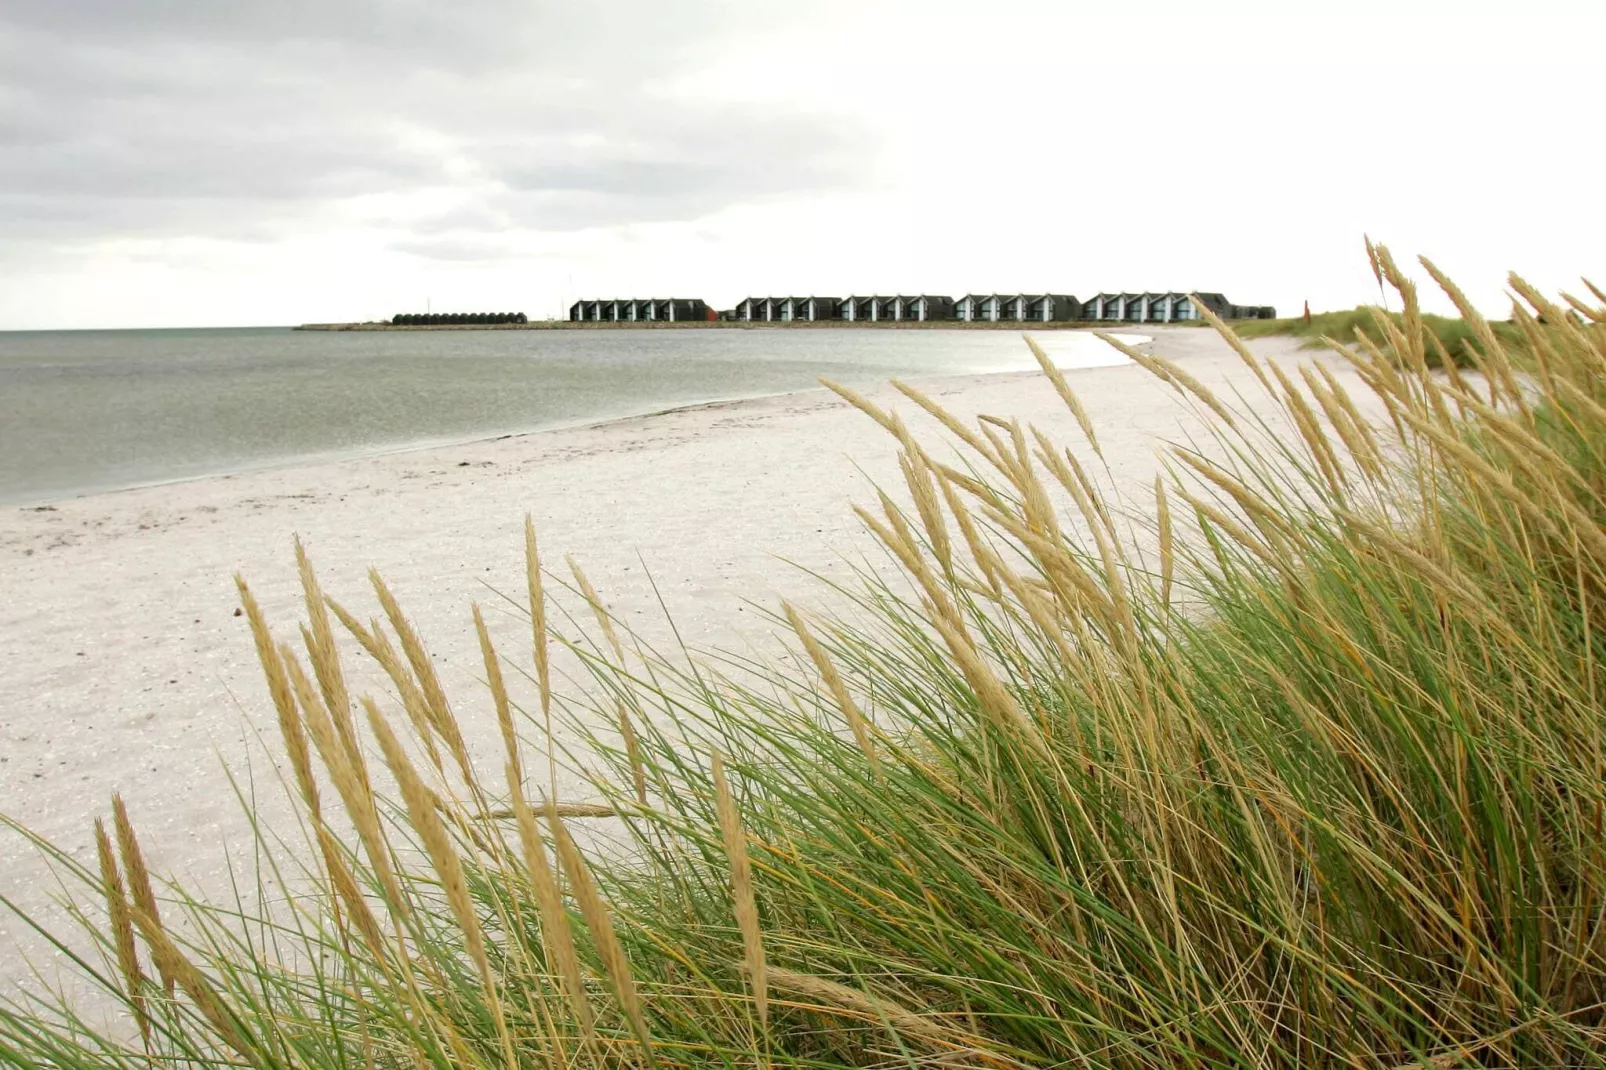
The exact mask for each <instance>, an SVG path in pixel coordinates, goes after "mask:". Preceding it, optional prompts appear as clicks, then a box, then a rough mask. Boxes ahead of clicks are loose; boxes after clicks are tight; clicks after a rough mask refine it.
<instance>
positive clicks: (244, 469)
mask: <svg viewBox="0 0 1606 1070" xmlns="http://www.w3.org/2000/svg"><path fill="white" fill-rule="evenodd" d="M403 329H405V328H403ZM426 329H428V328H426ZM1138 344H1146V343H1138ZM1035 373H1036V369H1035V368H1021V369H1019V370H1003V371H989V372H961V373H957V374H954V375H943V376H930V377H922V379H921V381H922V382H930V383H938V382H943V381H946V380H949V379H974V378H985V377H990V376H995V375H996V376H1009V375H1031V374H1035ZM823 393H826V389H825V387H823V386H815V387H808V388H804V389H801V390H781V391H777V392H774V393H767V394H733V395H731V396H729V397H718V398H707V399H703V400H699V401H688V402H685V403H683V404H679V405H670V406H668V407H667V408H661V409H649V410H647V411H645V412H630V413H621V414H619V415H615V416H604V417H600V418H595V419H593V418H591V417H581V418H579V419H575V420H564V421H559V422H557V423H551V424H539V425H536V426H534V427H525V428H519V429H517V430H513V431H494V432H490V433H488V434H480V433H474V434H469V435H465V436H463V437H460V438H459V437H451V438H440V439H421V440H418V441H414V442H407V443H399V444H392V445H382V446H376V447H374V448H372V449H357V450H351V451H331V452H327V453H314V454H294V455H290V456H285V457H276V458H269V459H265V460H263V461H261V462H260V463H252V464H246V465H241V466H238V467H232V468H222V469H218V470H217V471H213V472H202V473H197V474H195V475H187V476H173V477H171V478H166V479H152V480H143V481H140V482H136V483H127V484H121V485H117V486H109V487H92V488H87V489H84V490H77V491H65V492H62V493H60V494H52V495H50V496H48V497H43V498H17V499H5V498H0V510H5V509H21V510H24V511H38V510H39V509H40V508H41V507H42V506H52V505H60V504H62V503H64V502H80V501H85V500H88V499H92V498H100V497H108V496H112V495H118V494H129V493H132V492H135V491H141V490H151V489H155V488H158V487H180V486H186V485H189V484H194V483H204V482H206V481H207V480H211V479H234V478H237V477H239V476H249V475H255V474H258V473H262V472H280V471H286V470H290V469H301V468H321V467H324V466H326V465H338V464H344V463H346V462H349V461H361V460H367V459H371V458H380V457H394V456H397V455H402V454H412V453H424V452H428V451H430V450H437V449H439V450H444V449H451V448H454V447H460V446H473V445H477V444H480V443H487V442H503V441H507V440H509V439H521V438H528V437H529V436H531V435H541V434H547V433H551V432H561V431H585V430H605V429H606V428H608V427H611V426H613V425H616V424H627V423H630V422H632V421H636V420H651V419H655V418H658V417H664V416H674V415H677V414H680V413H687V412H699V411H703V410H707V409H717V408H721V407H725V406H736V405H743V404H747V403H749V402H761V401H772V400H777V399H782V398H792V397H804V396H808V395H813V394H823Z"/></svg>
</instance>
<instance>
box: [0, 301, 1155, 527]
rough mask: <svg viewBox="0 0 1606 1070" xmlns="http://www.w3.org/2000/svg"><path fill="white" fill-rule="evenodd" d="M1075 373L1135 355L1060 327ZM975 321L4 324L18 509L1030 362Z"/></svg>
mask: <svg viewBox="0 0 1606 1070" xmlns="http://www.w3.org/2000/svg"><path fill="white" fill-rule="evenodd" d="M1037 337H1038V340H1039V342H1040V343H1041V344H1042V345H1043V347H1044V348H1045V349H1046V350H1047V351H1048V353H1049V354H1050V356H1051V357H1052V358H1053V359H1054V361H1055V362H1056V363H1057V364H1059V365H1060V366H1061V367H1066V368H1078V367H1096V366H1102V365H1111V364H1120V363H1124V362H1125V359H1126V358H1124V357H1123V356H1121V354H1120V353H1118V352H1117V351H1116V350H1115V349H1113V348H1112V347H1110V346H1108V345H1106V344H1105V343H1103V342H1101V341H1099V340H1098V339H1097V338H1095V337H1093V336H1092V335H1091V334H1089V333H1086V332H1082V331H1075V332H1070V331H1045V332H1042V333H1041V334H1039V335H1038V336H1037ZM1035 367H1036V365H1035V363H1034V361H1033V360H1032V357H1031V354H1030V353H1029V352H1028V350H1027V348H1026V344H1025V342H1024V341H1023V340H1022V338H1021V336H1020V335H1019V334H1017V333H1015V332H1012V331H977V330H941V329H935V330H929V329H922V330H853V329H836V330H819V329H814V330H798V329H781V330H764V329H755V330H553V331H543V330H530V331H344V332H331V331H295V330H291V329H289V328H277V327H271V328H240V329H216V330H137V331H15V332H0V504H7V505H18V504H37V503H42V502H48V501H52V500H57V499H62V498H69V497H75V496H78V495H83V494H92V493H98V492H102V491H109V490H118V489H123V488H128V487H136V486H146V485H150V484H156V483H165V482H172V481H178V480H186V479H197V478H202V477H205V476H211V475H221V474H226V473H234V472H242V471H248V470H252V469H258V468H265V467H274V466H280V465H287V464H299V463H307V462H316V461H320V460H333V459H340V458H346V457H354V456H361V455H365V454H373V453H381V452H388V451H393V450H401V449H412V448H419V447H426V446H433V445H444V444H448V443H454V442H464V441H471V440H475V439H480V438H490V437H495V436H498V435H504V434H511V433H518V432H523V431H532V430H538V429H542V428H552V427H563V426H575V425H580V424H588V423H594V422H600V421H606V420H611V419H617V418H621V417H628V416H639V415H644V414H649V413H654V412H659V411H662V410H664V409H669V408H676V407H679V406H685V405H694V404H699V403H704V402H711V401H722V400H735V399H743V398H754V397H763V396H770V395H775V394H785V393H791V392H794V391H799V390H809V389H814V388H816V387H817V386H818V381H819V379H820V377H821V376H825V377H828V378H832V379H835V380H838V381H840V382H844V383H847V384H849V385H855V386H864V385H870V384H874V383H877V382H882V381H885V380H887V379H890V378H914V377H927V376H943V375H965V374H977V373H989V372H1009V371H1026V370H1030V369H1032V368H1035Z"/></svg>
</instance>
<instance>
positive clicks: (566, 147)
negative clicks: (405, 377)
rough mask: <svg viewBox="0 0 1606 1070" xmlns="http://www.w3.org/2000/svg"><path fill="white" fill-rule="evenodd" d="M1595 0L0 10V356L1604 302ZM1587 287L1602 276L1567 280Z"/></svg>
mask: <svg viewBox="0 0 1606 1070" xmlns="http://www.w3.org/2000/svg"><path fill="white" fill-rule="evenodd" d="M1603 30H1606V3H1600V2H1598V0H1597V2H1594V3H1588V4H1585V3H1563V2H1557V0H1526V2H1525V3H1523V4H1515V3H1501V4H1494V3H1484V2H1481V0H1460V2H1456V3H1428V2H1422V0H1392V2H1374V0H1343V2H1338V0H1326V2H1311V0H1279V2H1276V3H1252V2H1248V0H1215V2H1212V3H1204V4H1200V3H1173V2H1170V0H1146V2H1145V3H1143V4H1141V5H1139V4H1135V3H1130V2H1128V3H1112V2H1109V0H1106V2H1104V3H1099V4H1092V3H1086V2H1083V0H1043V2H1038V0H974V2H971V3H957V2H949V0H909V2H905V0H854V2H840V3H839V2H836V0H788V2H786V3H778V2H771V0H583V2H582V0H567V2H552V0H548V2H545V3H542V2H534V0H524V2H518V0H454V2H452V3H444V2H441V0H276V2H274V3H271V4H270V3H258V2H239V0H232V2H231V0H0V329H4V328H53V327H120V326H141V327H142V326H205V325H246V324H288V323H296V322H301V321H309V320H345V319H367V318H380V317H384V316H388V315H390V314H392V313H394V312H400V311H417V310H422V309H423V308H424V307H425V306H426V303H428V304H429V305H430V306H431V307H433V308H434V309H435V310H437V311H442V310H445V311H480V310H484V311H491V310H522V311H524V312H527V313H529V314H531V315H532V316H547V315H553V314H556V313H558V312H559V310H560V309H561V308H563V307H564V306H565V305H566V304H567V302H568V301H571V300H573V299H574V298H576V297H585V296H597V297H610V296H670V295H674V296H688V297H702V298H705V299H706V300H708V301H710V302H711V303H714V304H717V305H718V306H720V307H729V306H730V305H732V304H734V303H735V302H736V301H737V300H739V299H740V298H741V297H743V296H745V295H747V294H749V293H753V294H763V293H775V294H786V293H793V294H824V295H843V294H847V293H867V292H883V293H885V292H903V293H916V292H925V293H952V294H962V293H965V292H970V291H982V292H991V291H1009V292H1017V291H1026V292H1041V291H1045V290H1046V291H1052V292H1070V293H1075V294H1078V295H1082V296H1090V295H1091V294H1093V293H1095V292H1097V291H1099V290H1101V289H1117V290H1119V289H1126V290H1145V289H1147V290H1154V289H1160V290H1169V289H1207V290H1221V291H1224V292H1225V293H1226V294H1227V295H1228V296H1229V297H1230V298H1231V299H1233V300H1235V301H1238V302H1240V303H1245V304H1261V303H1275V304H1276V305H1278V306H1279V308H1280V309H1282V310H1285V311H1287V310H1295V309H1297V308H1298V306H1299V305H1300V303H1301V302H1302V301H1304V300H1306V299H1309V300H1310V302H1311V304H1312V305H1313V306H1314V307H1316V308H1318V309H1320V308H1329V307H1347V306H1350V305H1353V304H1356V303H1358V302H1360V301H1364V300H1367V299H1368V298H1369V297H1372V296H1374V295H1375V293H1376V290H1375V287H1374V286H1373V283H1372V279H1371V275H1370V272H1369V270H1368V269H1367V266H1366V261H1365V256H1364V252H1363V250H1362V241H1361V236H1362V234H1363V232H1365V233H1369V234H1371V236H1372V237H1373V238H1374V239H1380V240H1383V241H1386V242H1388V243H1389V244H1390V245H1391V247H1392V248H1393V249H1394V250H1395V251H1396V253H1397V254H1399V255H1400V256H1402V257H1405V256H1414V255H1415V254H1416V253H1421V252H1425V253H1427V254H1428V255H1429V256H1431V257H1433V258H1434V259H1435V260H1436V261H1438V262H1439V263H1440V265H1441V266H1443V267H1445V268H1447V269H1448V270H1450V271H1451V272H1452V273H1453V274H1455V275H1456V276H1457V277H1458V278H1459V279H1460V280H1461V281H1462V282H1463V284H1464V285H1465V287H1466V289H1467V290H1468V291H1469V292H1470V293H1471V294H1472V295H1473V296H1474V298H1475V300H1477V301H1478V302H1479V303H1480V304H1482V305H1484V306H1485V308H1486V309H1487V310H1488V311H1490V312H1494V313H1499V314H1503V312H1504V308H1505V305H1506V300H1505V298H1504V296H1503V285H1502V284H1503V278H1504V273H1505V271H1506V270H1507V269H1510V268H1516V269H1518V270H1520V271H1522V272H1523V273H1524V274H1527V275H1529V276H1530V277H1531V278H1532V279H1533V281H1535V282H1538V283H1540V284H1542V285H1544V286H1546V287H1548V288H1557V287H1565V288H1575V289H1576V288H1577V282H1576V280H1577V278H1578V276H1579V275H1580V274H1590V273H1591V272H1594V273H1595V274H1596V275H1598V276H1606V255H1603V254H1606V241H1603V238H1606V212H1603V211H1602V207H1601V193H1600V189H1601V185H1602V179H1603V174H1606V167H1603V166H1602V165H1603V164H1606V150H1603V148H1602V145H1603V143H1606V142H1603V138H1602V110H1601V102H1602V74H1601V61H1600V59H1599V54H1600V53H1599V50H1600V42H1601V40H1602V37H1603V32H1602V31H1603ZM1598 281H1600V279H1598V278H1597V282H1598Z"/></svg>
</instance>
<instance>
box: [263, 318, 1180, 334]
mask: <svg viewBox="0 0 1606 1070" xmlns="http://www.w3.org/2000/svg"><path fill="white" fill-rule="evenodd" d="M1193 326H1198V327H1205V328H1208V324H1205V323H1203V322H1200V323H1198V324H1194V323H1192V322H1190V323H1165V324H1162V323H1129V322H1125V321H1117V320H1052V321H1048V322H1041V321H1037V320H998V321H996V322H994V321H988V320H976V321H967V320H790V321H786V322H783V321H780V320H770V321H759V320H679V321H676V322H669V321H666V320H635V321H629V320H620V321H617V322H614V321H607V320H600V321H599V320H583V321H576V320H532V321H531V322H529V323H433V324H429V325H427V326H424V325H415V324H402V325H398V324H393V323H303V324H300V325H298V326H295V327H292V328H291V330H295V331H683V330H684V331H694V330H717V331H791V330H844V331H849V330H869V331H1097V330H1105V331H1125V330H1152V329H1153V328H1155V327H1193Z"/></svg>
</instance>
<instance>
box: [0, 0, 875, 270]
mask: <svg viewBox="0 0 1606 1070" xmlns="http://www.w3.org/2000/svg"><path fill="white" fill-rule="evenodd" d="M789 11H791V8H790V7H788V6H783V5H781V4H764V3H759V4H752V3H748V4H739V3H735V2H733V0H691V2H686V3H677V4H673V5H670V4H661V3H652V2H648V0H610V2H605V3H590V4H563V5H539V6H538V5H536V4H533V3H528V2H515V0H478V2H474V3H457V4H451V5H447V4H440V3H423V2H415V0H405V2H398V0H388V2H387V0H317V2H313V0H286V2H281V3H278V4H271V5H268V4H229V3H218V2H217V0H133V2H130V0H53V2H50V3H28V4H18V3H7V2H0V232H3V234H4V236H6V237H8V238H11V239H15V240H23V241H27V240H39V241H50V242H84V241H93V240H96V239H98V238H114V237H126V236H142V237H153V236H154V237H160V236H173V237H189V236H208V237H229V238H237V239H243V240H252V239H253V238H256V239H260V238H262V237H265V236H271V235H274V234H279V233H288V232H293V231H295V230H296V229H298V228H305V227H309V226H315V225H318V222H319V220H320V219H321V218H322V217H323V213H325V211H326V210H327V209H328V208H329V207H330V206H331V205H333V204H336V203H339V202H341V201H342V200H344V199H347V198H355V197H360V196H364V195H375V194H405V193H412V192H417V191H446V192H447V193H448V194H449V195H451V196H455V197H456V198H457V200H458V201H459V207H458V208H457V209H454V210H453V211H452V212H451V213H447V214H444V215H436V216H434V217H433V218H421V219H419V220H417V224H416V230H415V231H413V232H414V233H415V234H417V235H425V236H427V235H432V234H433V235H443V234H450V233H456V234H457V237H456V239H455V240H456V241H457V245H456V246H455V248H457V249H458V250H460V251H461V250H466V249H469V248H472V247H473V246H472V241H471V240H470V237H469V236H472V235H474V234H476V233H478V234H489V233H494V232H495V231H496V230H499V229H507V228H510V227H533V228H538V229H573V228H576V227H586V226H606V225H614V224H628V223H634V222H651V221H661V220H678V219H691V218H696V217H697V216H699V215H703V214H706V213H708V212H710V211H713V210H716V209H718V208H721V207H724V206H727V205H731V204H740V203H748V202H751V201H754V200H762V199H765V198H770V197H775V196H782V195H785V194H788V193H792V192H798V191H804V190H817V189H821V188H829V187H833V186H841V185H851V184H853V183H854V182H856V181H857V180H858V178H857V176H858V174H859V173H860V171H861V170H862V167H863V164H862V162H861V161H862V160H863V158H864V157H865V156H866V155H867V151H868V150H867V145H868V143H869V140H870V139H869V136H868V134H867V132H866V131H865V130H863V129H861V128H857V127H849V126H843V125H842V124H841V123H840V122H839V121H835V120H832V119H830V118H829V117H825V116H818V115H810V114H801V115H791V116H777V115H774V114H770V113H768V112H766V111H763V110H760V109H756V108H752V107H746V106H743V105H742V104H741V103H740V102H739V101H732V102H723V103H688V102H685V101H677V102H670V101H668V100H666V99H665V98H664V97H663V96H662V95H661V94H660V92H659V90H657V89H656V88H655V86H658V85H661V84H662V83H663V81H664V80H666V79H671V78H673V77H674V76H675V75H676V74H677V73H679V72H682V71H687V70H695V69H696V68H697V66H698V65H699V64H701V63H702V62H703V61H704V59H705V58H706V57H707V56H709V55H711V54H713V53H714V52H715V51H717V50H718V49H721V48H725V47H730V46H731V44H732V41H733V40H735V39H737V38H739V36H740V35H741V34H742V33H744V32H747V31H749V30H751V29H752V28H754V27H755V26H762V25H765V24H766V23H767V22H773V21H774V20H775V19H777V18H783V19H784V18H794V17H799V16H797V15H796V14H788V12H789ZM381 222H383V221H381ZM395 223H397V224H398V225H400V226H402V227H403V228H405V229H409V230H412V229H413V221H411V220H398V221H395ZM458 232H460V233H458ZM424 244H427V242H426V243H424ZM442 248H445V246H444V245H443V246H442ZM409 251H417V250H409ZM421 255H439V254H431V253H427V252H426V253H421Z"/></svg>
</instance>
